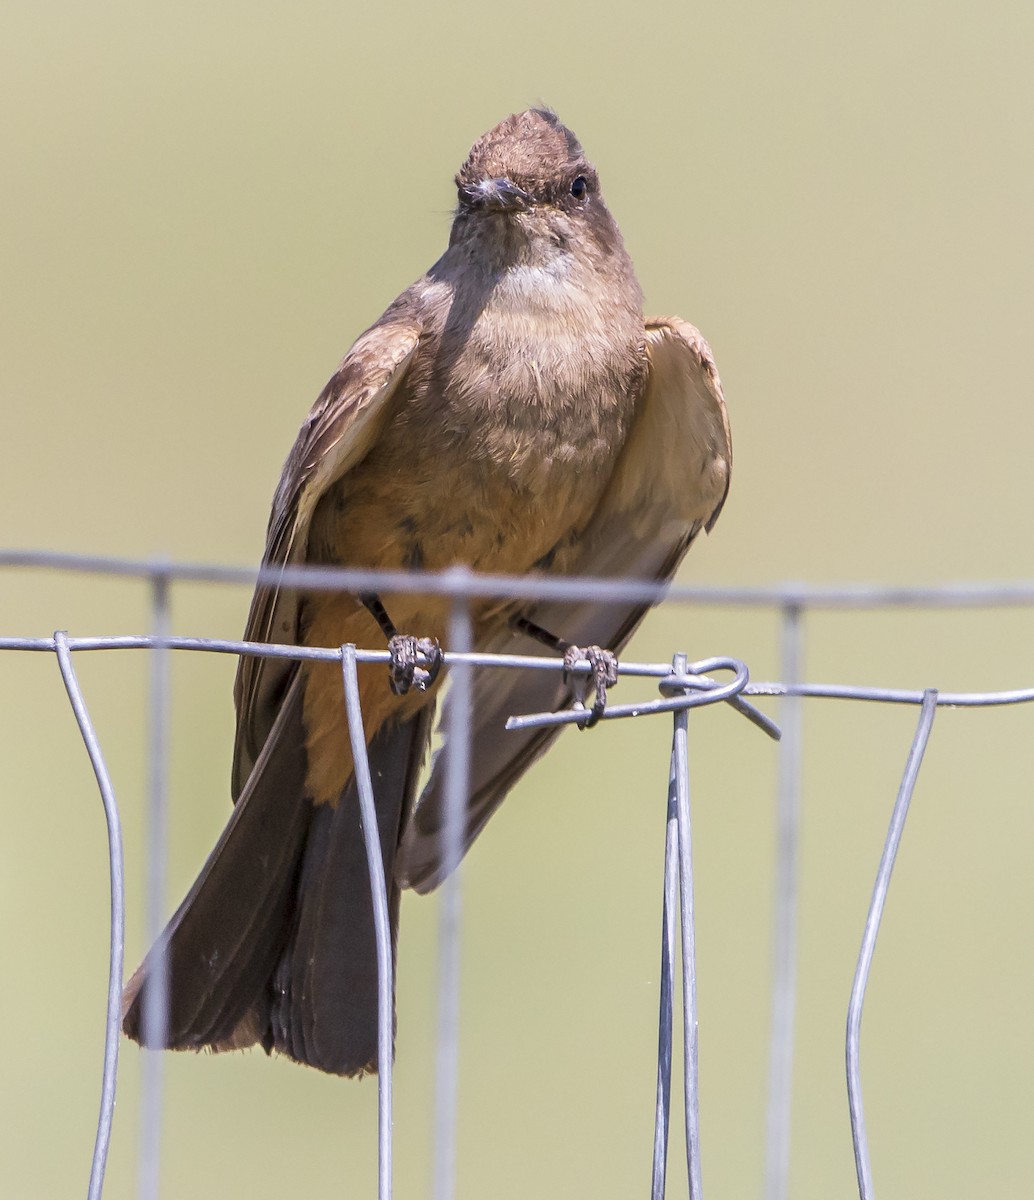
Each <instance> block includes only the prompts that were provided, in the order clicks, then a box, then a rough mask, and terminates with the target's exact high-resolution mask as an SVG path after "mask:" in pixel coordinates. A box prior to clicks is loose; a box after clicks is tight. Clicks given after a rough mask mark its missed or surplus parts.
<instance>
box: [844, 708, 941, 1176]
mask: <svg viewBox="0 0 1034 1200" xmlns="http://www.w3.org/2000/svg"><path fill="white" fill-rule="evenodd" d="M936 714H937V692H936V691H934V690H933V689H928V690H927V691H926V692H924V693H923V704H922V707H921V709H920V712H919V723H918V724H917V725H916V731H915V736H914V737H913V739H912V747H911V749H910V750H909V752H908V761H907V762H906V764H905V774H904V776H903V777H902V780H901V787H900V789H899V790H898V797H897V800H896V801H895V803H894V811H893V812H892V813H891V818H890V827H889V829H888V830H887V839H886V841H885V842H884V845H883V854H882V856H881V857H880V865H879V869H878V871H877V872H876V883H875V884H874V885H873V889H872V900H871V901H870V902H869V912H868V915H867V917H866V919H865V931H864V933H863V935H862V945H861V949H860V950H859V952H858V965H857V967H856V969H855V975H854V983H853V984H852V986H851V1000H850V1002H849V1004H848V1007H847V1040H846V1058H847V1100H848V1107H849V1109H850V1113H851V1138H852V1141H853V1142H854V1161H855V1171H856V1173H857V1176H858V1195H859V1197H860V1198H861V1200H872V1196H873V1190H872V1168H871V1166H870V1163H869V1140H868V1137H867V1135H866V1132H865V1110H864V1107H863V1105H862V1074H861V1065H860V1060H859V1045H860V1038H861V1030H862V1004H863V1003H864V1001H865V988H866V985H867V983H868V982H869V969H870V967H871V966H872V957H873V952H874V951H875V949H876V935H877V934H878V933H879V931H880V920H881V919H882V917H883V910H884V907H885V906H886V903H887V890H888V888H889V887H890V876H891V872H892V871H893V870H894V862H895V860H896V859H897V854H898V847H899V846H900V845H901V835H902V834H903V833H904V830H905V820H906V818H907V817H908V807H909V804H910V803H911V801H912V793H913V791H914V790H915V786H916V780H917V779H918V777H919V768H920V767H921V766H922V764H923V755H924V754H925V753H926V746H927V743H928V742H929V740H930V730H931V729H932V728H933V719H934V717H935V716H936Z"/></svg>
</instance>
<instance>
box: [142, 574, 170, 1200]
mask: <svg viewBox="0 0 1034 1200" xmlns="http://www.w3.org/2000/svg"><path fill="white" fill-rule="evenodd" d="M151 627H152V629H153V631H154V636H155V639H156V641H155V645H154V647H153V649H152V650H151V698H150V709H151V712H150V728H149V730H148V737H149V740H150V753H149V754H148V768H149V778H148V789H147V790H148V803H147V877H146V882H145V888H144V891H145V896H146V905H147V913H146V924H145V929H146V932H147V944H148V945H153V946H155V948H156V953H155V955H154V965H153V968H152V970H153V976H152V980H153V981H152V983H151V986H150V987H148V988H147V989H146V990H145V992H144V1000H143V1011H142V1013H141V1018H142V1020H141V1024H142V1034H143V1036H142V1039H141V1040H142V1042H143V1045H144V1046H163V1045H164V1044H165V1031H166V1028H167V1026H168V1024H169V970H168V967H169V956H168V952H167V945H166V943H165V941H164V940H162V939H160V938H159V934H160V933H161V931H162V929H163V927H164V925H165V874H166V871H165V864H166V854H167V847H168V826H169V821H168V790H169V784H168V776H169V650H168V647H167V646H165V645H164V644H163V639H164V638H166V637H168V635H169V630H170V614H169V581H168V578H167V577H166V576H165V575H164V574H158V575H155V577H154V578H153V579H152V581H151ZM140 1073H141V1086H140V1097H141V1111H140V1163H139V1178H138V1194H139V1196H140V1200H158V1193H159V1180H160V1177H161V1138H162V1099H163V1090H164V1089H163V1084H164V1079H165V1056H164V1055H163V1054H162V1052H161V1051H160V1050H146V1049H145V1050H144V1051H143V1055H142V1059H141V1065H140Z"/></svg>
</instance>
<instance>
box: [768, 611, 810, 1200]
mask: <svg viewBox="0 0 1034 1200" xmlns="http://www.w3.org/2000/svg"><path fill="white" fill-rule="evenodd" d="M801 622H802V613H801V609H800V606H799V605H796V604H787V605H784V607H783V610H782V613H781V621H780V624H781V629H780V634H781V638H780V640H781V643H782V647H781V658H782V662H781V668H782V676H783V679H784V680H785V681H786V683H787V684H788V685H791V686H792V685H794V684H796V683H797V682H798V681H799V679H800V675H801V645H802V642H803V640H804V631H803V629H802V625H801ZM779 725H780V728H781V729H782V731H783V738H782V742H781V744H780V747H779V790H778V797H777V806H776V824H777V835H776V836H777V849H776V862H775V871H776V879H775V892H774V901H773V907H774V910H775V912H774V916H775V919H774V922H773V932H772V960H773V971H772V1012H771V1032H770V1035H769V1055H768V1106H767V1111H766V1114H765V1117H766V1129H765V1193H764V1194H765V1197H766V1200H786V1197H787V1195H788V1192H789V1183H790V1116H791V1111H792V1108H791V1094H792V1089H793V1037H794V1014H795V1012H796V1008H797V900H798V877H799V873H800V794H801V702H800V699H799V698H798V697H797V696H791V695H784V696H783V697H782V700H781V702H780V705H779Z"/></svg>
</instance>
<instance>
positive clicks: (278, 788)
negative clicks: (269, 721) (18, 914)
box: [123, 672, 432, 1075]
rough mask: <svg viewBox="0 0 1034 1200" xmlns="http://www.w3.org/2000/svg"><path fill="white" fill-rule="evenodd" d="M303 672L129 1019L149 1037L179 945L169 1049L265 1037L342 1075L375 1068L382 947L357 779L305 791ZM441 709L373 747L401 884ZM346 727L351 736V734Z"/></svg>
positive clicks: (128, 997)
mask: <svg viewBox="0 0 1034 1200" xmlns="http://www.w3.org/2000/svg"><path fill="white" fill-rule="evenodd" d="M303 678H304V676H303V674H302V673H301V672H299V674H298V675H297V676H296V677H295V679H294V681H293V682H292V684H291V686H290V688H289V689H288V691H287V693H286V695H285V697H284V701H283V704H282V706H281V709H280V713H279V715H278V717H277V720H276V723H275V725H274V726H273V729H272V731H271V732H270V735H269V737H268V739H267V741H266V744H265V747H264V748H263V751H262V753H261V755H260V756H259V758H258V760H257V761H256V763H255V766H254V768H253V770H252V772H251V776H250V777H249V779H248V783H247V785H246V787H245V788H244V791H243V792H242V794H241V796H240V799H239V800H238V802H237V804H236V806H235V808H234V811H233V814H232V816H231V818H230V821H229V823H228V824H227V827H226V829H225V830H224V831H223V834H222V836H221V837H220V839H219V841H218V843H217V844H216V847H215V849H214V850H213V851H212V854H211V855H210V856H209V858H208V861H207V862H206V864H205V866H204V868H203V870H202V872H201V874H200V876H199V877H198V880H197V882H196V883H195V884H194V886H193V887H192V888H191V890H190V892H189V894H188V895H187V897H186V899H185V900H184V901H183V903H182V904H181V905H180V907H179V909H178V910H177V912H176V913H175V915H174V916H173V918H172V919H171V920H170V922H169V924H168V926H167V928H166V930H165V932H164V933H163V934H162V937H161V938H160V939H159V941H158V943H157V944H156V945H155V947H154V948H153V949H152V950H151V951H150V953H149V954H148V956H147V958H146V959H145V960H144V962H143V964H142V965H141V966H140V968H139V969H138V970H137V972H136V973H135V974H134V976H133V977H132V979H131V980H130V981H129V984H128V985H127V987H126V990H125V992H124V994H123V1029H124V1030H125V1032H126V1034H128V1036H129V1037H131V1038H133V1039H135V1040H136V1041H142V1040H143V1029H142V1012H143V1007H144V1003H145V998H146V995H147V991H148V987H149V986H151V985H152V981H153V979H154V972H153V966H154V961H155V955H156V954H157V953H158V952H159V950H160V948H162V949H164V952H165V953H166V954H167V964H168V966H167V972H168V974H167V978H168V986H169V1004H168V1018H169V1019H168V1027H167V1030H166V1036H165V1038H164V1040H163V1042H162V1045H163V1046H164V1047H166V1048H168V1049H175V1050H180V1049H202V1048H209V1049H212V1050H226V1049H239V1048H242V1047H244V1046H248V1045H252V1044H254V1043H256V1042H258V1043H260V1044H262V1045H263V1046H264V1047H265V1048H266V1050H267V1051H269V1050H273V1049H275V1050H277V1051H279V1052H281V1053H283V1054H286V1055H288V1056H289V1057H291V1058H293V1059H295V1060H296V1061H298V1062H302V1063H307V1064H309V1065H310V1066H313V1067H316V1068H318V1069H319V1070H322V1071H327V1072H329V1073H332V1074H338V1075H354V1074H357V1073H361V1072H365V1071H373V1070H376V1065H377V954H376V940H375V936H374V924H373V904H372V900H371V895H370V881H369V871H368V866H367V861H366V852H365V843H364V841H363V836H362V827H361V825H360V820H359V804H358V798H357V795H356V791H355V784H354V781H349V783H348V784H347V785H346V787H345V789H344V791H343V793H342V795H341V797H340V799H339V800H338V802H337V803H336V804H334V805H325V804H319V805H314V804H313V803H312V802H311V801H310V800H309V798H308V797H307V796H306V794H305V775H306V759H305V732H304V726H303V724H302V703H301V701H302V686H303ZM431 716H432V713H431V710H430V709H427V710H423V711H421V712H419V713H417V714H416V715H415V716H414V717H412V718H411V719H410V720H409V721H407V722H405V723H404V724H401V725H391V726H386V727H384V728H382V729H381V730H379V731H378V733H377V734H376V736H375V737H374V738H373V740H372V741H371V743H370V745H369V754H370V766H371V773H372V775H373V783H374V795H375V802H376V807H377V821H378V827H379V830H380V840H381V851H382V854H383V856H384V870H385V878H386V882H387V885H388V898H389V917H390V925H391V938H392V957H393V958H394V947H395V941H396V933H397V927H398V910H399V891H398V887H397V886H396V885H395V883H394V877H393V876H394V872H393V866H394V859H395V851H396V847H397V844H398V838H399V828H400V825H401V822H402V814H403V812H404V810H405V808H406V807H407V806H408V805H409V804H411V803H412V798H413V791H414V785H415V779H416V776H417V774H418V769H419V764H420V759H421V756H422V754H423V751H424V748H425V746H426V742H427V731H428V729H429V727H430V719H431ZM343 736H345V734H344V731H343Z"/></svg>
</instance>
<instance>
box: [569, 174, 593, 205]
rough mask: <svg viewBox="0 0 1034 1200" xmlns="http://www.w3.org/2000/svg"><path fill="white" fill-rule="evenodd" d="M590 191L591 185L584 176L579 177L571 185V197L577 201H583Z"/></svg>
mask: <svg viewBox="0 0 1034 1200" xmlns="http://www.w3.org/2000/svg"><path fill="white" fill-rule="evenodd" d="M588 190H589V184H588V182H587V181H586V178H585V176H584V175H579V176H578V177H577V178H576V179H575V181H574V182H573V183H572V184H571V195H572V196H574V198H575V199H576V200H581V198H582V197H583V196H584V195H585V193H586V192H587V191H588Z"/></svg>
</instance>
